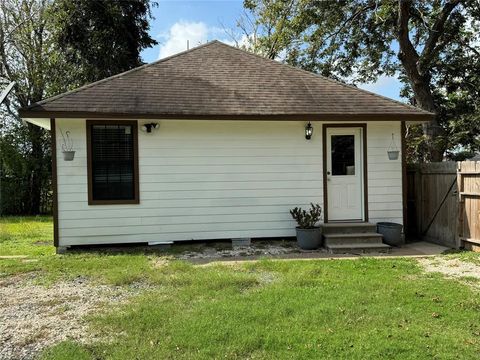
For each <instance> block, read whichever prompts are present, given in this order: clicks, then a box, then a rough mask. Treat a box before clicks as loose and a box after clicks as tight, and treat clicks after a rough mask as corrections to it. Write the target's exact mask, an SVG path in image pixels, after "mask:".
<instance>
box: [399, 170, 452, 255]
mask: <svg viewBox="0 0 480 360" xmlns="http://www.w3.org/2000/svg"><path fill="white" fill-rule="evenodd" d="M456 178H457V164H456V163H455V162H442V163H429V164H421V165H417V166H409V168H408V169H407V215H408V217H407V235H408V236H410V237H417V238H422V239H425V240H428V241H431V242H435V243H438V244H441V245H445V246H449V247H458V236H457V232H458V229H457V228H458V225H457V218H458V198H457V196H456V190H457V188H456V186H455V185H453V186H452V184H454V182H455V181H456Z"/></svg>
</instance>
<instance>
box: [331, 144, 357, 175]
mask: <svg viewBox="0 0 480 360" xmlns="http://www.w3.org/2000/svg"><path fill="white" fill-rule="evenodd" d="M331 143H332V175H355V135H332V139H331Z"/></svg>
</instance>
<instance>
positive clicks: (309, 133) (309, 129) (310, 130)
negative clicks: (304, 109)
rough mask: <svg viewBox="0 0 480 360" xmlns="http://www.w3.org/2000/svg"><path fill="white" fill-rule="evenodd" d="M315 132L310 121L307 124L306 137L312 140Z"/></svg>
mask: <svg viewBox="0 0 480 360" xmlns="http://www.w3.org/2000/svg"><path fill="white" fill-rule="evenodd" d="M312 134H313V126H312V124H310V121H309V122H308V124H307V125H305V139H307V140H310V139H311V138H312Z"/></svg>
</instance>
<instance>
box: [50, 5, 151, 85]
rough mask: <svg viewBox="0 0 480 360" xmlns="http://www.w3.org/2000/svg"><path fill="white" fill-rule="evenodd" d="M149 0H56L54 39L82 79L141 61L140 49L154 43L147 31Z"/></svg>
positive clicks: (137, 63) (149, 15)
mask: <svg viewBox="0 0 480 360" xmlns="http://www.w3.org/2000/svg"><path fill="white" fill-rule="evenodd" d="M151 5H153V6H156V5H157V4H156V3H155V2H150V1H149V0H122V1H118V0H102V1H92V0H57V1H55V2H54V4H53V11H54V13H55V22H56V27H57V43H58V45H59V47H60V49H61V51H63V52H64V54H65V55H66V56H67V59H68V61H69V63H72V64H75V65H77V66H78V67H79V69H81V80H82V81H88V82H90V81H95V80H98V79H103V78H105V77H108V76H112V75H115V74H118V73H121V72H123V71H126V70H129V69H131V68H134V67H137V66H139V65H142V64H143V62H142V59H141V57H140V52H141V51H142V50H143V49H145V48H147V47H151V46H153V45H156V44H157V41H156V40H154V39H153V38H152V37H151V36H150V35H149V34H148V30H149V28H150V25H149V23H148V20H149V18H150V17H151V12H150V6H151Z"/></svg>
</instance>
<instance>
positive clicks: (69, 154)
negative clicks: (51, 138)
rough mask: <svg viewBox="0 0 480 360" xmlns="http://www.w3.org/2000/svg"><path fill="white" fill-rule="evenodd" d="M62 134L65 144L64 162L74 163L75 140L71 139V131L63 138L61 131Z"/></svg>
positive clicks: (63, 150)
mask: <svg viewBox="0 0 480 360" xmlns="http://www.w3.org/2000/svg"><path fill="white" fill-rule="evenodd" d="M60 133H61V134H62V138H63V144H62V154H63V160H64V161H73V159H74V158H75V150H73V140H72V139H70V131H66V132H65V135H67V137H66V138H65V136H63V131H62V129H60Z"/></svg>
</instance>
